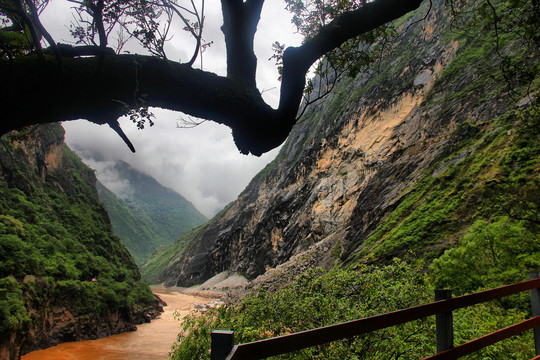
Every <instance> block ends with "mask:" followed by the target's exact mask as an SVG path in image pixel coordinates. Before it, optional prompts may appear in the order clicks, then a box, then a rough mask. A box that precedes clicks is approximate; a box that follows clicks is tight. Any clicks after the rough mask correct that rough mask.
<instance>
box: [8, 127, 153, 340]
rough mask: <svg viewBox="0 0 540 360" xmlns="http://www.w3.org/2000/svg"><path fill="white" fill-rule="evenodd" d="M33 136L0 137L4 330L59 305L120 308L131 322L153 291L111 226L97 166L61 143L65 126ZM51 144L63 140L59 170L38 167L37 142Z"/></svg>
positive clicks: (103, 310) (78, 310) (91, 311)
mask: <svg viewBox="0 0 540 360" xmlns="http://www.w3.org/2000/svg"><path fill="white" fill-rule="evenodd" d="M30 136H31V138H30V139H28V141H29V143H28V144H25V142H24V141H23V142H22V143H19V144H18V143H16V145H14V144H13V143H12V141H11V140H10V138H9V136H4V137H2V138H1V139H0V141H1V143H0V147H1V148H0V164H1V165H2V166H1V167H0V168H1V169H2V176H1V179H2V180H1V181H0V209H2V210H1V213H0V260H1V261H0V304H2V306H1V308H2V314H3V316H2V318H1V321H0V334H2V335H6V334H10V333H13V332H15V331H20V330H24V329H25V328H26V326H27V325H28V324H29V323H30V320H32V322H35V323H39V321H38V320H39V319H40V318H41V317H44V316H46V315H47V314H48V312H50V311H51V306H53V305H54V306H65V307H66V308H68V309H70V311H72V313H73V315H74V316H75V317H77V316H85V315H91V316H92V317H93V318H95V319H99V318H100V317H101V316H104V315H107V314H110V313H112V312H115V311H119V312H120V314H121V316H122V318H123V319H125V320H129V319H130V318H131V314H132V313H133V312H134V311H137V310H140V309H142V307H144V306H148V305H150V304H152V303H153V296H152V294H151V292H150V290H149V288H148V286H147V285H146V284H145V283H144V282H142V281H141V280H140V274H139V272H138V269H137V266H136V265H135V263H134V262H133V260H132V258H131V256H130V255H129V253H128V252H127V250H126V249H125V247H124V246H123V245H122V243H121V242H120V239H119V238H118V237H116V236H115V235H114V234H113V232H112V229H111V225H110V223H109V221H108V217H107V213H106V212H105V210H104V208H103V206H102V205H101V203H100V202H99V200H98V197H97V193H96V190H95V187H94V184H95V181H96V180H95V176H94V173H93V171H92V170H91V169H89V168H88V167H86V166H85V165H84V164H83V163H82V162H81V161H80V159H79V158H78V157H77V155H75V154H74V153H73V152H71V151H70V150H69V149H68V148H67V147H66V146H65V145H64V144H62V143H61V139H62V137H63V129H62V128H61V126H60V125H58V124H54V125H50V126H40V128H39V129H38V130H37V131H36V133H35V134H33V135H30ZM58 139H60V141H58ZM33 141H35V142H36V143H37V144H36V145H32V144H33ZM55 141H58V142H57V143H56V145H54V143H55ZM40 142H41V143H43V144H42V145H39V143H40ZM48 144H53V146H60V149H59V152H58V153H57V155H58V156H59V157H60V158H58V159H57V161H58V165H57V166H58V168H56V169H51V168H49V169H45V168H40V167H39V166H37V167H36V166H33V165H32V164H31V163H30V162H29V160H28V158H30V159H32V151H34V150H33V149H32V146H36V147H37V146H38V145H39V146H43V148H46V146H47V145H48ZM27 149H31V150H27ZM26 151H29V154H27V153H26ZM39 156H44V155H43V154H41V155H38V156H37V157H38V158H37V159H36V161H37V162H38V164H39V161H40V159H39ZM93 279H94V281H92V280H93ZM30 310H32V311H31V313H30V312H29V311H30ZM2 338H5V337H4V336H2Z"/></svg>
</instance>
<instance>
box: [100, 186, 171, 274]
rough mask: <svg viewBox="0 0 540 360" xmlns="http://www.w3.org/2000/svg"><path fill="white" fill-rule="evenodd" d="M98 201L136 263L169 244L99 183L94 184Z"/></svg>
mask: <svg viewBox="0 0 540 360" xmlns="http://www.w3.org/2000/svg"><path fill="white" fill-rule="evenodd" d="M96 188H97V191H98V194H99V200H100V201H101V202H102V203H103V205H104V206H105V209H107V213H108V214H109V217H110V218H111V223H112V227H113V230H114V233H115V234H116V235H118V237H119V238H120V239H122V242H123V243H124V245H126V247H127V248H128V250H129V252H130V253H131V255H132V256H133V258H134V259H135V261H136V262H137V264H141V263H142V262H143V261H144V260H145V259H146V257H147V256H148V255H150V254H151V253H152V252H153V251H154V250H155V249H157V248H158V247H160V246H162V245H165V244H169V243H170V242H169V241H167V240H165V239H163V238H162V237H161V236H159V235H158V234H157V233H156V232H155V231H154V230H152V228H151V227H150V226H149V225H148V224H147V223H146V221H145V220H144V219H141V218H140V217H138V216H137V215H135V214H134V213H133V211H132V210H131V209H130V208H129V206H128V205H127V204H126V203H125V202H124V201H122V199H120V198H118V197H117V196H116V195H115V194H114V193H112V192H111V191H110V190H109V189H107V188H106V187H105V186H103V184H101V183H100V182H99V181H98V182H97V183H96Z"/></svg>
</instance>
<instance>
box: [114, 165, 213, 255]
mask: <svg viewBox="0 0 540 360" xmlns="http://www.w3.org/2000/svg"><path fill="white" fill-rule="evenodd" d="M114 169H115V170H116V171H117V172H118V177H119V179H121V180H122V181H125V182H126V183H127V184H129V188H130V191H129V195H123V196H122V200H123V201H124V202H125V203H126V205H127V206H128V207H129V208H130V210H131V212H132V213H133V214H135V215H136V216H137V217H138V218H140V219H142V221H144V222H145V223H146V224H148V226H149V227H150V229H151V230H152V231H153V232H154V233H156V234H158V235H159V236H160V237H161V238H163V239H165V240H166V242H167V244H172V243H173V242H174V240H175V239H177V238H178V237H179V236H181V235H182V234H185V233H186V232H188V231H190V230H191V229H193V228H195V227H197V226H199V225H201V224H202V223H204V222H205V221H206V220H207V219H206V217H205V216H204V215H202V214H201V213H200V212H199V211H198V210H197V209H196V208H195V207H194V206H193V204H192V203H190V202H189V201H187V200H186V199H185V198H184V197H183V196H181V195H180V194H178V193H177V192H175V191H173V190H171V189H168V188H166V187H164V186H162V185H161V184H160V183H158V182H157V181H156V180H155V179H154V178H153V177H151V176H149V175H147V174H144V173H142V172H140V171H138V170H137V169H135V168H133V167H132V166H130V165H129V164H128V163H126V162H124V161H120V160H118V161H117V162H116V164H115V166H114ZM114 217H115V215H114V214H111V218H114Z"/></svg>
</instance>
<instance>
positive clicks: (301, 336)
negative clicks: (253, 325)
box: [211, 273, 540, 360]
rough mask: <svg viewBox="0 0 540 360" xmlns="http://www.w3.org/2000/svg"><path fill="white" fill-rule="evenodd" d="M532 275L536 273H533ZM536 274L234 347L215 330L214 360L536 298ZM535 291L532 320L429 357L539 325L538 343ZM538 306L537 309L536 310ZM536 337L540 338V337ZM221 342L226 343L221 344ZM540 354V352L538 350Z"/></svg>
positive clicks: (229, 336)
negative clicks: (513, 298)
mask: <svg viewBox="0 0 540 360" xmlns="http://www.w3.org/2000/svg"><path fill="white" fill-rule="evenodd" d="M531 277H533V276H532V275H531ZM534 277H537V278H533V279H532V280H528V281H524V282H521V283H517V284H512V285H506V286H501V287H498V288H494V289H490V290H485V291H480V292H477V293H473V294H469V295H463V296H458V297H455V298H450V299H445V300H439V301H435V302H433V303H429V304H424V305H419V306H415V307H411V308H407V309H403V310H397V311H393V312H389V313H386V314H382V315H376V316H371V317H367V318H363V319H358V320H352V321H348V322H344V323H340V324H335V325H330V326H325V327H321V328H317V329H312V330H306V331H302V332H298V333H294V334H289V335H283V336H278V337H274V338H270V339H264V340H259V341H254V342H250V343H245V344H240V345H235V346H233V343H234V342H233V336H234V335H233V332H230V331H215V332H214V333H213V334H212V350H211V351H212V360H222V359H226V360H239V359H242V360H243V359H263V358H266V357H270V356H276V355H281V354H285V353H290V352H293V351H297V350H301V349H304V348H308V347H312V346H316V345H322V344H325V343H328V342H332V341H336V340H341V339H344V338H348V337H352V336H356V335H361V334H365V333H369V332H372V331H376V330H380V329H384V328H388V327H391V326H395V325H400V324H404V323H407V322H410V321H414V320H419V319H422V318H425V317H428V316H433V315H437V314H445V313H451V312H452V311H453V310H456V309H460V308H464V307H468V306H472V305H476V304H480V303H483V302H487V301H490V300H495V299H500V298H502V297H506V296H509V295H514V294H517V293H520V292H523V291H527V290H531V297H532V295H533V294H532V290H534V289H538V288H540V278H538V273H534ZM535 292H536V301H537V302H539V304H536V305H533V316H535V317H533V318H532V319H529V320H526V321H524V322H522V323H519V324H516V325H513V326H511V327H508V328H506V329H503V330H499V331H497V332H495V333H493V334H490V335H489V336H486V337H482V338H479V339H476V340H474V341H471V342H469V343H466V344H463V345H460V346H458V347H455V348H453V349H451V350H446V351H443V352H440V353H438V354H437V355H434V356H432V357H429V358H428V359H456V358H457V357H460V356H463V355H465V354H470V353H472V352H474V351H477V350H479V349H482V348H484V347H486V346H488V345H491V344H493V343H495V342H498V341H500V340H502V339H505V338H508V337H510V336H513V335H517V334H519V333H522V332H524V331H527V330H529V329H532V328H537V329H535V330H536V331H535V342H536V343H537V344H538V343H539V341H540V340H539V339H540V331H538V330H539V329H540V316H537V315H540V300H538V291H537V290H536V291H535ZM535 306H536V308H537V310H534V307H535ZM535 312H538V313H535ZM537 333H538V334H537ZM536 337H538V339H537V338H536ZM218 344H225V345H224V346H220V345H218ZM486 344H487V345H486ZM471 349H472V350H471ZM469 351H470V352H469ZM538 351H540V349H538V348H537V352H538ZM445 354H446V355H445ZM459 354H463V355H459ZM537 355H540V354H538V353H537ZM539 360H540V359H539Z"/></svg>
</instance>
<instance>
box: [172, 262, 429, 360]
mask: <svg viewBox="0 0 540 360" xmlns="http://www.w3.org/2000/svg"><path fill="white" fill-rule="evenodd" d="M421 266H422V264H421V263H417V264H415V265H408V264H406V263H404V262H402V261H398V260H396V261H395V262H394V263H393V264H392V265H388V266H381V267H378V266H367V265H362V266H359V267H358V268H357V269H354V270H339V269H336V270H332V271H330V272H328V273H325V272H324V271H323V270H321V269H310V270H308V271H307V272H305V273H304V274H303V275H301V276H300V277H299V278H298V279H296V281H294V282H292V283H291V284H289V285H286V286H285V287H283V288H282V289H280V290H279V291H276V292H271V291H267V290H265V289H264V288H261V289H259V290H258V291H256V292H255V293H253V294H252V295H249V296H247V297H246V298H245V299H244V300H243V301H242V302H241V303H238V304H228V305H225V306H223V307H221V308H219V309H216V310H212V311H210V312H209V313H207V314H205V315H204V316H200V315H199V314H192V315H190V316H188V317H186V318H185V319H184V320H183V323H182V327H183V331H182V333H180V334H179V335H178V341H177V343H176V344H175V345H174V346H173V353H172V358H173V359H206V358H208V351H209V348H210V333H211V331H212V330H214V329H229V330H234V331H235V341H236V342H238V343H244V342H249V341H254V340H258V339H263V338H269V337H273V336H278V335H284V334H287V333H292V332H297V331H302V330H307V329H312V328H316V327H321V326H326V325H332V324H335V323H339V322H343V321H348V320H353V319H358V318H362V317H366V316H371V315H376V314H381V313H385V312H389V311H393V310H398V309H402V308H407V307H410V306H414V305H418V304H421V303H426V302H429V301H430V300H431V296H432V293H431V291H430V290H431V287H430V285H429V283H428V282H427V281H426V278H425V276H424V275H423V274H422V273H421V272H420V268H421ZM432 337H434V334H433V328H432V325H431V323H430V322H429V320H421V321H417V322H412V323H408V324H404V325H401V326H397V327H392V328H388V329H384V330H380V331H377V332H374V333H371V334H368V335H363V336H357V337H354V338H351V339H345V340H341V341H338V342H334V343H331V344H327V345H322V346H317V347H313V348H309V349H305V350H303V351H300V352H297V353H293V354H288V355H283V357H284V358H292V359H302V358H306V357H307V358H310V359H345V358H348V359H356V358H358V359H364V358H370V359H371V358H377V356H378V355H377V354H382V353H384V354H386V355H385V358H386V359H389V358H397V357H399V356H402V355H403V354H407V356H410V358H420V357H422V356H427V355H428V354H430V353H433V351H434V345H433V344H432V343H430V342H429V341H428V340H427V339H428V338H432Z"/></svg>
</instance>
